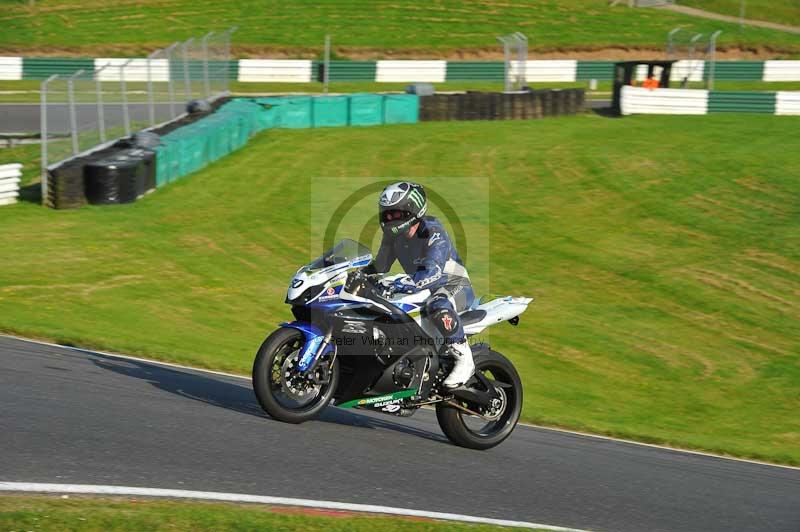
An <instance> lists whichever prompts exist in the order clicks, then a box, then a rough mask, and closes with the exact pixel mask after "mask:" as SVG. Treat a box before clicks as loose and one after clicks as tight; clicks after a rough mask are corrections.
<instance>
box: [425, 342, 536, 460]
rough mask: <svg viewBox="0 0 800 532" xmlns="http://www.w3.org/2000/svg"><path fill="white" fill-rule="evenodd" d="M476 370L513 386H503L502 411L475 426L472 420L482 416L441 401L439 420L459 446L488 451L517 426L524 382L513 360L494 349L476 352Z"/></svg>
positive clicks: (437, 415)
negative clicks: (479, 425)
mask: <svg viewBox="0 0 800 532" xmlns="http://www.w3.org/2000/svg"><path fill="white" fill-rule="evenodd" d="M475 371H476V372H479V371H480V372H482V373H483V374H484V375H486V376H487V377H489V378H490V379H492V380H494V381H498V382H501V383H503V384H508V385H510V386H508V387H503V388H502V391H503V394H504V396H505V401H504V408H503V410H502V412H500V413H499V414H498V415H497V418H496V419H493V420H491V421H489V422H488V423H486V424H485V425H484V426H481V427H474V426H472V421H474V420H480V419H481V418H478V417H476V416H472V415H470V414H468V413H466V412H464V411H462V410H459V409H458V408H455V407H453V406H451V405H448V404H445V403H437V404H436V419H437V420H438V421H439V426H440V427H441V429H442V432H444V434H445V436H447V438H448V439H449V440H450V441H452V442H453V443H455V444H456V445H459V446H461V447H467V448H469V449H478V450H485V449H491V448H492V447H494V446H496V445H499V444H500V443H501V442H502V441H503V440H505V439H506V438H508V437H509V436H510V435H511V433H512V432H513V431H514V427H516V426H517V421H519V416H520V413H521V412H522V381H521V380H520V378H519V374H518V373H517V370H516V368H515V367H514V365H513V364H512V363H511V361H509V360H508V359H507V358H506V357H505V356H503V355H502V354H500V353H498V352H496V351H492V350H486V351H482V352H478V353H476V354H475ZM465 406H466V405H465Z"/></svg>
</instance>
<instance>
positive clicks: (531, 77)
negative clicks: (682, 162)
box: [509, 59, 578, 83]
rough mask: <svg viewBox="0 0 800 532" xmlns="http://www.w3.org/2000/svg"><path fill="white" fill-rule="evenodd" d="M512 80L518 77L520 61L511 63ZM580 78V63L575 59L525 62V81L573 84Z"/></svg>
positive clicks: (510, 73)
mask: <svg viewBox="0 0 800 532" xmlns="http://www.w3.org/2000/svg"><path fill="white" fill-rule="evenodd" d="M510 66H511V69H510V70H511V71H510V72H509V75H510V76H511V79H515V78H516V77H517V72H519V61H511V65H510ZM577 77H578V61H577V60H575V59H544V60H529V61H526V62H525V81H527V82H529V83H541V82H545V81H553V82H571V81H575V80H576V78H577Z"/></svg>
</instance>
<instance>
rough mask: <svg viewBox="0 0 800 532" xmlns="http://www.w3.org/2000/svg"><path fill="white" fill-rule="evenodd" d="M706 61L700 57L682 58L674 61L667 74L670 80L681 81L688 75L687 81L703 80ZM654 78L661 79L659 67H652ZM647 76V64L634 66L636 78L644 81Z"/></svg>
mask: <svg viewBox="0 0 800 532" xmlns="http://www.w3.org/2000/svg"><path fill="white" fill-rule="evenodd" d="M705 68H706V62H705V61H703V60H702V59H692V60H691V61H690V60H688V59H682V60H680V61H676V62H675V64H673V65H672V71H671V72H670V74H669V80H670V81H683V79H684V78H686V77H688V78H689V81H703V74H704V73H705ZM654 74H655V77H656V79H661V67H656V68H655V69H654ZM646 78H647V65H639V66H638V67H636V79H637V80H638V81H644V80H645V79H646Z"/></svg>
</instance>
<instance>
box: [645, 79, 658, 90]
mask: <svg viewBox="0 0 800 532" xmlns="http://www.w3.org/2000/svg"><path fill="white" fill-rule="evenodd" d="M642 87H644V88H645V89H651V90H652V89H657V88H658V80H657V79H656V78H653V77H650V78H647V79H646V80H644V82H643V83H642Z"/></svg>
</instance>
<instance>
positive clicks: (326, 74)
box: [322, 35, 331, 94]
mask: <svg viewBox="0 0 800 532" xmlns="http://www.w3.org/2000/svg"><path fill="white" fill-rule="evenodd" d="M330 71H331V36H330V35H326V36H325V56H324V63H323V65H322V92H323V93H324V94H328V81H329V80H330Z"/></svg>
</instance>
